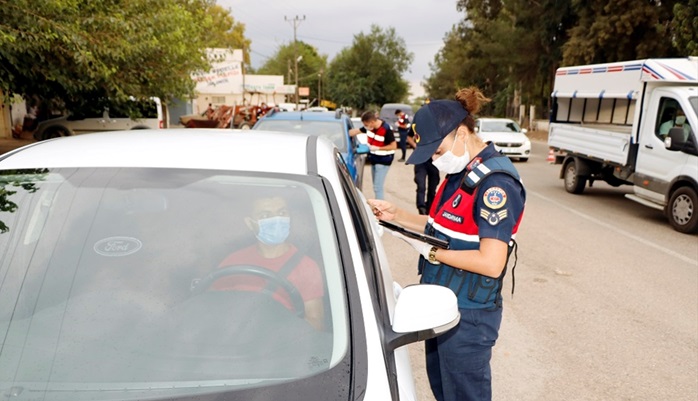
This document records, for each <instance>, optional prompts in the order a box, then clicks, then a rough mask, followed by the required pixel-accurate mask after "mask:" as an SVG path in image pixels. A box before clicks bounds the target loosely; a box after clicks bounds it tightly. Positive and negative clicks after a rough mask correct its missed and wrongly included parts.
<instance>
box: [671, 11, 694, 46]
mask: <svg viewBox="0 0 698 401" xmlns="http://www.w3.org/2000/svg"><path fill="white" fill-rule="evenodd" d="M670 32H671V37H672V39H673V45H674V47H675V48H676V50H677V51H678V53H679V54H681V55H690V56H698V0H688V2H687V4H681V3H676V4H675V5H674V18H673V19H672V20H671V24H670Z"/></svg>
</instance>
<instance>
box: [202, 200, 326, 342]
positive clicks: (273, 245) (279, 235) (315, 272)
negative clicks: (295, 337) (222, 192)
mask: <svg viewBox="0 0 698 401" xmlns="http://www.w3.org/2000/svg"><path fill="white" fill-rule="evenodd" d="M245 224H246V225H247V227H248V228H249V229H250V230H251V231H252V232H253V233H254V235H255V237H256V238H257V242H256V243H255V244H253V245H251V246H249V247H247V248H244V249H241V250H238V251H235V252H233V253H231V254H230V255H228V256H227V257H226V258H225V259H223V261H222V262H221V263H220V265H219V268H222V267H227V266H232V265H252V266H258V267H263V268H266V269H269V270H271V271H274V272H276V273H278V274H279V275H280V276H281V277H282V278H284V279H287V280H288V281H289V282H291V284H293V286H295V287H296V288H297V289H298V292H299V293H300V295H301V297H302V298H303V301H304V305H305V319H306V320H307V321H308V323H310V325H312V326H313V327H314V328H315V329H318V330H322V329H323V324H322V322H323V314H324V312H323V311H324V309H323V304H322V297H323V295H324V294H323V285H322V274H321V272H320V268H319V267H318V265H317V263H316V262H315V261H314V260H312V259H311V258H309V257H308V256H305V255H300V254H298V255H296V254H297V252H299V250H298V248H296V247H295V246H294V245H293V244H291V243H289V242H287V239H288V235H289V232H290V227H291V217H290V216H289V211H288V207H287V205H286V200H285V199H284V198H282V197H281V196H274V195H272V196H265V197H260V198H258V199H256V200H255V201H254V202H253V205H252V210H251V213H250V215H249V216H247V217H245ZM269 285H270V283H269V281H268V280H265V279H264V278H262V277H257V276H251V275H244V276H235V277H233V276H228V277H222V278H220V279H218V280H217V281H216V282H214V283H213V285H212V286H211V289H213V290H240V291H261V290H262V289H264V288H265V287H267V286H269ZM274 299H276V300H277V301H278V302H280V303H282V304H283V305H284V306H286V307H287V308H288V309H291V310H292V309H293V306H292V305H291V302H290V299H289V295H288V294H287V293H286V291H285V290H284V289H283V288H281V287H280V286H279V287H278V288H277V289H276V291H275V293H274Z"/></svg>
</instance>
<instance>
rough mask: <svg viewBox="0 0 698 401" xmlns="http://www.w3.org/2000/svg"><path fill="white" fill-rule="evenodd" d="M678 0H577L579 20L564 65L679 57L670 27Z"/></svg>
mask: <svg viewBox="0 0 698 401" xmlns="http://www.w3.org/2000/svg"><path fill="white" fill-rule="evenodd" d="M675 3H677V1H676V0H648V1H637V0H617V1H615V2H612V3H609V2H608V1H606V0H574V1H573V7H574V9H575V11H576V12H577V14H578V15H579V22H578V23H577V25H576V26H574V27H573V28H572V29H571V30H570V32H569V33H570V39H569V40H568V41H567V42H566V43H565V45H564V46H563V60H562V64H563V65H576V64H593V63H607V62H613V61H622V60H636V59H643V58H649V57H676V56H679V54H678V51H677V49H676V48H675V47H674V46H673V45H672V41H671V37H670V35H666V31H667V29H666V27H667V26H668V25H669V23H670V21H671V20H672V18H673V8H674V4H675Z"/></svg>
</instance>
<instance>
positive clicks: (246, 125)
mask: <svg viewBox="0 0 698 401" xmlns="http://www.w3.org/2000/svg"><path fill="white" fill-rule="evenodd" d="M250 128H251V127H250V124H248V123H242V124H240V125H238V129H250Z"/></svg>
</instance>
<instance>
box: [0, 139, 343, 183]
mask: <svg viewBox="0 0 698 401" xmlns="http://www.w3.org/2000/svg"><path fill="white" fill-rule="evenodd" d="M313 143H314V144H317V147H318V151H317V155H318V156H317V157H321V158H324V159H326V160H325V161H324V162H323V163H331V164H332V165H334V161H333V160H332V159H333V158H334V153H333V150H334V149H335V148H334V145H333V144H332V143H331V142H330V141H329V140H327V139H324V138H319V137H316V136H312V135H305V134H292V133H279V132H269V131H263V130H258V131H255V132H254V133H252V132H250V131H249V130H225V129H223V130H222V129H205V128H200V129H197V128H179V129H177V128H175V129H166V130H132V131H112V132H100V133H92V134H83V135H76V136H71V137H62V138H56V139H51V140H47V141H40V142H36V143H34V144H31V145H27V146H24V147H22V148H19V149H16V150H14V151H11V152H9V153H6V154H4V155H1V156H0V169H23V168H51V167H164V168H185V169H223V170H243V171H259V172H273V173H290V174H308V171H309V169H310V168H309V166H316V165H317V164H319V163H320V162H318V161H317V159H316V156H315V154H313V155H312V157H309V155H308V153H309V151H308V148H309V146H310V145H311V144H313ZM270 160H271V161H278V162H271V163H270ZM325 165H327V164H325ZM311 168H313V167H311Z"/></svg>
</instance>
